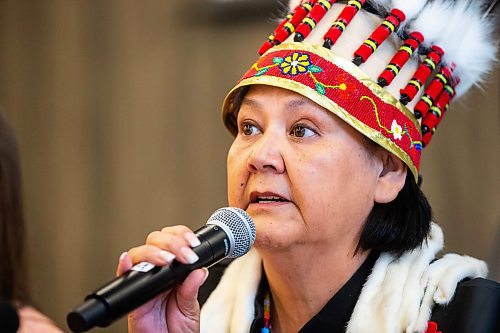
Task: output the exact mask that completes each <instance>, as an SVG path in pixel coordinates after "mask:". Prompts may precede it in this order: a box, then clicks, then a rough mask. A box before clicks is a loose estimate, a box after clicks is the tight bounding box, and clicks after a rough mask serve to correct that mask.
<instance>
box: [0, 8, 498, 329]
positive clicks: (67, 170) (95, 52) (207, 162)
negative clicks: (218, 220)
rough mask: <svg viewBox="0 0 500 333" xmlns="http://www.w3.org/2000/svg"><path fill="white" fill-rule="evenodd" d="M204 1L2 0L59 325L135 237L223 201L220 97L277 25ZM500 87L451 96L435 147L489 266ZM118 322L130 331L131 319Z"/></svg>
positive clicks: (4, 72) (7, 88) (442, 202)
mask: <svg viewBox="0 0 500 333" xmlns="http://www.w3.org/2000/svg"><path fill="white" fill-rule="evenodd" d="M205 4H206V2H204V1H202V0H198V1H195V0H191V1H181V0H169V1H160V0H155V1H153V0H149V1H131V0H126V1H123V0H114V1H111V0H109V1H102V0H86V1H76V0H53V1H15V0H3V1H0V29H1V31H0V104H1V105H3V106H4V108H5V109H6V112H7V115H8V118H9V119H10V121H11V123H12V124H13V126H14V128H15V130H16V132H17V134H18V137H19V141H20V145H21V150H22V155H23V163H24V164H23V172H24V176H25V177H24V187H25V199H26V212H27V218H28V224H29V225H28V228H29V244H28V249H29V262H30V271H31V275H30V277H31V279H30V281H31V287H32V291H33V295H34V298H35V299H36V301H37V303H38V305H39V306H40V307H41V308H42V309H43V310H44V311H45V312H46V313H48V314H49V315H50V316H51V317H53V318H55V319H56V321H57V322H58V323H59V324H60V325H61V326H63V327H66V326H65V315H66V313H67V312H68V311H69V310H70V309H71V307H72V306H74V305H76V304H77V303H79V302H80V301H81V300H82V299H83V296H84V295H85V293H87V292H89V291H91V290H92V289H94V288H95V287H97V286H98V285H100V284H102V283H103V282H105V281H107V280H109V279H110V278H111V277H112V276H113V275H114V270H115V265H116V260H117V258H118V256H119V254H120V253H121V252H122V251H123V250H125V249H128V248H130V247H131V246H134V245H137V244H140V243H142V242H143V240H144V238H145V236H146V234H147V233H148V232H150V231H152V230H155V229H159V228H161V227H162V226H165V225H169V224H177V223H187V224H189V225H191V226H192V227H196V226H199V225H201V224H203V221H205V220H206V218H207V217H208V216H209V215H210V214H211V213H212V211H213V210H215V209H216V208H218V207H221V206H224V205H225V204H226V198H225V191H226V181H225V154H226V151H227V148H228V146H229V144H230V141H231V137H230V135H229V134H228V133H226V131H225V130H224V129H223V125H222V123H221V121H220V118H219V108H220V103H221V101H222V98H223V96H224V95H225V92H226V91H227V90H228V89H229V88H230V86H231V84H232V83H233V82H235V81H236V80H237V79H238V78H239V75H240V74H241V73H243V71H244V70H246V68H247V66H249V65H250V64H251V63H252V61H254V60H255V59H256V56H257V54H256V49H257V48H258V47H259V46H260V43H261V42H262V41H263V40H264V39H265V38H266V36H267V34H268V33H269V32H270V31H271V30H272V28H273V27H274V23H272V22H270V20H269V19H267V16H265V15H264V16H262V19H261V20H260V21H259V20H252V19H249V18H245V17H241V16H239V17H236V19H235V20H228V21H227V22H225V23H223V22H219V21H220V18H218V17H212V16H209V15H206V14H203V10H202V6H204V5H205ZM498 93H499V70H498V69H497V70H496V71H495V73H494V75H493V76H492V77H491V79H490V80H489V83H488V85H487V88H486V89H485V90H483V91H481V90H478V89H476V90H474V92H473V93H472V94H471V96H470V99H468V100H467V101H466V102H463V103H462V104H461V103H455V105H453V108H452V111H451V112H450V113H449V114H447V115H446V119H445V121H444V123H443V125H442V126H441V127H440V128H439V129H438V132H437V136H436V138H435V139H434V141H433V142H432V144H431V146H430V147H429V148H428V149H426V151H425V152H424V158H423V174H424V177H425V178H424V189H425V191H426V193H427V194H428V196H429V198H430V200H431V203H433V207H434V210H435V213H436V220H437V221H438V222H440V223H441V224H442V225H443V226H444V228H445V231H446V235H447V244H448V249H449V250H453V251H458V252H467V253H469V254H471V255H475V256H478V257H481V258H483V259H487V260H489V262H490V263H491V264H495V260H496V261H497V262H498V255H497V254H495V253H497V252H498V241H499V239H498V238H499V222H500V202H499V198H500V193H499V185H500V181H499V180H500V179H499V173H498V169H499V168H498V165H499V163H500V149H499V148H498V145H499V141H500V118H499V97H498ZM495 246H496V250H495ZM495 251H496V252H495ZM496 267H498V265H497V266H496ZM497 269H498V268H497ZM96 331H101V330H96ZM106 331H107V332H123V331H124V326H123V322H120V323H119V324H116V325H113V326H112V327H111V328H109V329H106Z"/></svg>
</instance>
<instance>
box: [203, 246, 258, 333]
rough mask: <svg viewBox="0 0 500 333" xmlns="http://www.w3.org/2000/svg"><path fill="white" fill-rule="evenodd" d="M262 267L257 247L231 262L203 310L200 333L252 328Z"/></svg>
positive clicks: (236, 332)
mask: <svg viewBox="0 0 500 333" xmlns="http://www.w3.org/2000/svg"><path fill="white" fill-rule="evenodd" d="M261 271H262V270H261V259H260V257H259V255H258V254H257V251H255V250H254V249H252V250H250V252H248V253H247V254H246V255H244V256H243V257H240V258H238V259H235V260H234V261H233V262H232V263H231V264H230V265H229V266H228V268H227V269H226V271H225V273H224V275H223V276H222V279H221V281H220V283H219V285H218V286H217V288H215V290H214V291H213V292H212V294H210V297H209V298H208V299H207V301H206V303H205V304H204V306H203V308H202V310H201V318H200V321H201V327H200V332H201V333H215V332H221V333H222V332H228V333H247V332H249V331H250V326H251V325H252V321H253V318H254V317H255V315H254V311H255V306H254V301H255V295H256V293H257V288H258V287H259V283H260V280H261V275H262V272H261Z"/></svg>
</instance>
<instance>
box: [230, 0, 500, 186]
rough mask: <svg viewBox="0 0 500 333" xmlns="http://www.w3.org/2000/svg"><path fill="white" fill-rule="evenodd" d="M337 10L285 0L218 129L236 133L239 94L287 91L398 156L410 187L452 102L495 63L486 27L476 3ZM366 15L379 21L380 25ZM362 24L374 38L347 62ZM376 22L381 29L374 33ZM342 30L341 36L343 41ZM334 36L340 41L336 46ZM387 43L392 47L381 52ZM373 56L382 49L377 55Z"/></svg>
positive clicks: (395, 0) (400, 2)
mask: <svg viewBox="0 0 500 333" xmlns="http://www.w3.org/2000/svg"><path fill="white" fill-rule="evenodd" d="M335 2H336V1H335V0H309V1H296V0H295V1H294V0H292V1H291V4H290V6H291V8H294V9H293V10H292V11H291V12H290V13H289V14H288V15H287V16H286V17H285V19H284V20H283V21H282V22H281V23H280V24H279V25H278V27H277V28H276V29H275V30H274V32H273V33H272V34H271V35H270V36H269V38H268V39H267V40H266V42H265V43H264V44H263V45H262V46H261V48H260V49H259V54H260V55H261V57H260V59H259V60H258V61H257V62H256V63H255V64H253V66H252V67H251V68H250V69H249V70H248V71H247V72H246V74H245V75H244V76H243V78H242V79H241V80H240V81H239V82H238V84H237V85H236V86H235V87H234V88H233V89H232V90H231V91H230V92H229V94H228V95H227V97H226V99H225V101H224V105H223V118H224V122H225V124H226V126H227V128H228V129H229V130H230V131H231V132H232V133H233V134H236V133H237V124H236V115H237V111H238V108H239V103H240V102H241V98H242V96H243V94H244V93H245V92H246V89H245V87H247V88H248V86H250V85H254V84H264V85H270V86H276V87H281V88H285V89H288V90H291V91H294V92H296V93H299V94H301V95H303V96H305V97H307V98H309V99H311V100H312V101H314V102H315V103H317V104H318V105H320V106H322V107H324V108H325V109H327V110H329V111H331V112H332V113H334V114H335V115H337V116H338V117H340V118H341V119H343V120H344V121H346V122H347V123H348V124H350V125H351V126H352V127H354V128H355V129H356V130H358V131H359V132H361V133H362V134H364V135H365V136H367V137H368V138H370V139H371V140H373V141H375V142H376V143H378V144H379V145H380V146H382V147H383V148H385V149H386V150H388V151H389V152H391V153H393V154H394V155H396V156H397V157H399V158H400V159H401V160H402V161H403V162H404V163H405V164H406V165H407V166H408V168H409V169H410V171H411V172H412V173H413V175H414V176H415V179H416V180H417V179H418V170H419V165H420V155H421V150H422V148H423V147H425V146H426V145H428V144H429V142H430V140H431V138H432V135H433V134H434V132H435V130H436V128H437V126H438V124H439V123H440V121H441V119H442V117H443V115H444V113H445V112H446V111H447V110H448V106H449V104H450V102H451V100H452V99H453V98H454V97H455V96H457V95H460V94H462V93H463V92H465V90H467V89H468V88H469V87H470V86H471V85H472V84H477V82H478V81H479V80H480V77H481V76H482V75H483V74H484V73H485V72H487V71H488V69H489V68H490V67H491V62H492V61H493V60H494V58H495V51H496V50H495V46H494V43H493V42H492V40H491V37H490V36H489V35H491V32H492V24H491V22H488V21H487V20H486V19H485V15H483V14H482V11H483V5H484V3H483V2H482V1H477V0H457V1H455V2H450V1H447V0H434V1H427V0H413V1H408V0H392V1H390V0H371V1H370V0H369V1H366V0H350V1H348V2H347V4H344V5H341V4H334V3H335ZM339 2H340V1H339ZM332 7H335V10H332ZM367 12H370V13H377V14H378V16H381V15H380V13H386V14H384V15H382V16H383V19H382V20H381V22H380V19H379V18H378V17H377V16H375V15H372V14H366V13H367ZM333 14H337V15H335V16H332V15H333ZM360 16H362V17H360ZM362 18H363V19H364V20H365V21H369V22H371V27H372V28H369V29H371V30H372V32H371V34H367V35H366V36H363V39H364V41H362V42H360V43H359V44H358V47H357V48H354V52H353V53H352V56H351V57H350V58H349V57H348V55H346V54H345V53H346V49H352V46H355V47H356V45H354V44H355V43H357V42H356V41H354V40H355V38H354V37H358V40H359V36H358V35H360V34H364V33H366V31H369V30H366V28H364V30H365V31H361V32H360V31H359V29H358V30H356V28H357V27H360V26H362V24H363V23H360V22H361V19H362ZM374 20H376V21H378V22H380V24H375V28H374V30H373V21H374ZM348 27H349V29H350V30H351V31H348V30H349V29H348ZM351 27H352V28H351ZM353 30H355V35H353V33H352V31H353ZM361 30H363V29H361ZM346 32H348V33H350V35H349V38H347V37H346V36H343V35H346ZM314 34H316V36H314ZM318 34H319V35H321V36H322V38H318V36H319V35H318ZM353 36H354V37H353ZM342 37H346V38H344V40H343V41H342ZM363 39H362V40H363ZM386 40H391V42H390V43H385V44H384V45H382V44H383V43H384V42H385V41H386ZM424 41H426V42H424ZM391 43H392V44H394V46H393V51H389V52H387V49H389V50H390V46H387V45H386V44H391ZM398 44H399V46H398ZM337 45H340V46H337ZM379 48H380V49H382V48H384V51H379V52H377V50H378V49H379ZM445 50H446V52H445ZM471 50H475V52H474V53H472V52H471ZM340 53H342V55H340ZM374 54H375V58H377V57H378V58H380V57H382V58H384V59H385V58H387V59H386V60H382V62H385V63H384V65H383V67H381V68H379V69H377V66H378V65H377V64H378V63H380V59H376V60H375V59H374V60H372V59H370V57H372V55H374ZM380 54H381V56H380ZM377 61H378V63H377ZM378 67H380V66H378ZM377 71H378V72H377ZM403 71H404V72H405V74H404V75H402V74H401V72H403ZM367 72H370V73H371V76H370V75H368V74H367ZM373 73H378V75H377V74H375V75H374V74H373ZM396 81H397V82H396ZM459 83H460V87H462V88H461V89H460V88H459V86H458V84H459ZM424 87H425V89H423V88H424ZM398 89H399V94H398ZM396 95H399V96H398V98H396V97H395V96H396Z"/></svg>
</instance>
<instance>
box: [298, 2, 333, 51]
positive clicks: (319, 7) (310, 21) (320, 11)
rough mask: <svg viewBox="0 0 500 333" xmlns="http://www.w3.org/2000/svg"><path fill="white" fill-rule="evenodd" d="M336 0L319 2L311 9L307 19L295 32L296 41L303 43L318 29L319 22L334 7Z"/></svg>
mask: <svg viewBox="0 0 500 333" xmlns="http://www.w3.org/2000/svg"><path fill="white" fill-rule="evenodd" d="M335 1H336V0H318V2H316V4H315V5H314V7H313V8H312V9H311V11H310V12H309V14H308V15H307V17H306V18H304V19H303V20H302V22H301V23H300V24H299V26H298V27H297V30H296V31H295V41H296V42H301V41H303V40H304V39H305V38H306V37H307V36H309V34H310V33H311V31H312V29H314V27H316V24H318V22H319V21H321V19H322V18H323V17H324V16H325V14H326V12H327V11H328V10H329V9H330V8H331V7H332V4H333V3H334V2H335Z"/></svg>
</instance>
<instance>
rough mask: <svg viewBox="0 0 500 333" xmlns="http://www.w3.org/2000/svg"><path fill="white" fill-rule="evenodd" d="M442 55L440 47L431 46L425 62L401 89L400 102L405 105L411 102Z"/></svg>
mask: <svg viewBox="0 0 500 333" xmlns="http://www.w3.org/2000/svg"><path fill="white" fill-rule="evenodd" d="M443 55H444V51H443V49H442V48H441V47H439V46H437V45H433V46H432V47H431V51H430V52H429V54H427V57H426V58H425V60H424V61H423V62H422V63H421V64H420V66H419V67H418V69H417V70H416V71H415V73H414V74H413V77H412V78H411V80H410V81H409V82H408V84H407V85H406V87H404V88H403V89H401V91H400V93H401V102H402V103H403V104H407V103H409V102H410V101H412V100H413V98H414V97H415V95H416V94H417V93H418V92H419V91H420V89H422V87H423V86H424V84H425V82H426V81H427V79H428V78H429V75H431V73H432V72H433V71H434V70H435V69H436V67H437V66H438V65H439V62H440V61H441V58H442V57H443Z"/></svg>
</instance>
